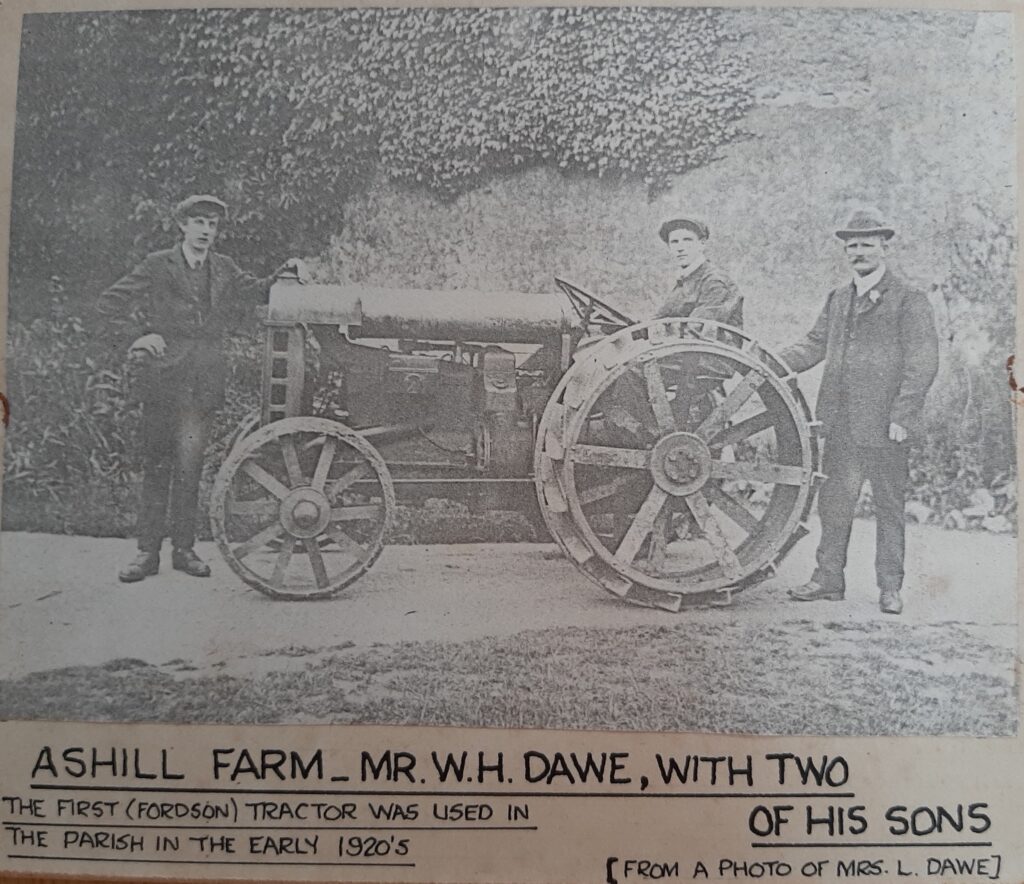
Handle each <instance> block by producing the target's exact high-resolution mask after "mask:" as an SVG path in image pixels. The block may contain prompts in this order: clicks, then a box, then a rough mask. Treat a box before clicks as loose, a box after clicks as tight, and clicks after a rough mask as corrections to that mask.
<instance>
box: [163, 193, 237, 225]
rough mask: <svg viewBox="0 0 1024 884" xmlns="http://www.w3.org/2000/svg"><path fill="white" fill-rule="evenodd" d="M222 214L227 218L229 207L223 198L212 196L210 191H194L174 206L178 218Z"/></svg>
mask: <svg viewBox="0 0 1024 884" xmlns="http://www.w3.org/2000/svg"><path fill="white" fill-rule="evenodd" d="M209 214H216V215H220V216H221V218H226V217H227V215H228V207H227V205H226V204H225V202H224V201H223V200H221V199H217V197H215V196H211V195H210V194H208V193H194V194H192V196H187V197H185V199H183V200H182V201H181V202H180V203H178V205H176V206H175V207H174V217H175V218H177V219H179V220H180V219H182V218H188V217H189V216H191V215H209Z"/></svg>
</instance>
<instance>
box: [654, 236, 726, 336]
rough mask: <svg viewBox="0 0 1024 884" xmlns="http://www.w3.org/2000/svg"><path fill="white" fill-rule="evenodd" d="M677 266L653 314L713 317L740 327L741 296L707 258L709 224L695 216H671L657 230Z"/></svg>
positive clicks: (693, 317) (698, 317)
mask: <svg viewBox="0 0 1024 884" xmlns="http://www.w3.org/2000/svg"><path fill="white" fill-rule="evenodd" d="M658 235H659V236H660V237H661V239H662V242H664V243H665V245H667V246H668V248H669V250H670V251H671V252H672V256H673V258H674V259H675V262H676V263H677V264H678V266H679V278H678V280H677V281H676V284H675V288H673V289H672V293H671V294H670V295H669V297H668V300H667V301H666V302H665V303H664V304H663V305H662V307H661V309H660V310H658V313H657V316H656V317H655V318H658V319H660V318H662V317H665V316H678V317H683V318H691V319H712V320H714V321H715V322H722V323H725V324H726V325H732V326H735V327H736V328H742V327H743V297H742V296H741V295H740V292H739V289H738V288H737V287H736V283H734V282H733V281H732V280H731V279H730V278H729V277H728V276H727V275H726V274H725V273H723V272H722V271H721V270H719V269H718V268H717V267H715V266H714V265H712V264H711V262H710V261H708V258H707V255H706V249H707V242H708V227H707V225H706V224H705V223H704V222H703V221H700V220H699V219H697V218H690V217H677V218H670V219H669V220H667V221H666V222H665V223H664V224H662V225H661V228H660V229H659V231H658Z"/></svg>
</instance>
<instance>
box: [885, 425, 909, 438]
mask: <svg viewBox="0 0 1024 884" xmlns="http://www.w3.org/2000/svg"><path fill="white" fill-rule="evenodd" d="M889 438H890V439H892V441H893V442H904V441H906V438H907V431H906V429H905V428H903V427H901V426H900V425H899V424H889Z"/></svg>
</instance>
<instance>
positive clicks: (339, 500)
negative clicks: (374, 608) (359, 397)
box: [210, 417, 395, 599]
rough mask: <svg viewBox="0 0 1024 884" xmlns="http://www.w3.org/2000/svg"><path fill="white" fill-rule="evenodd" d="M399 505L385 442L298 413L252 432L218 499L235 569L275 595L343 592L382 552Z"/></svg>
mask: <svg viewBox="0 0 1024 884" xmlns="http://www.w3.org/2000/svg"><path fill="white" fill-rule="evenodd" d="M394 509H395V490H394V486H393V485H392V482H391V475H390V473H389V472H388V468H387V466H386V465H385V463H384V460H383V459H382V458H381V456H380V454H378V452H377V450H376V449H375V448H374V447H373V446H372V445H371V444H370V443H369V442H367V441H366V440H365V439H363V438H362V437H361V436H360V435H359V434H358V433H356V432H355V431H353V430H350V429H349V428H348V427H345V426H344V425H342V424H339V423H337V422H335V421H330V420H325V419H323V418H313V417H295V418H288V419H285V420H280V421H276V422H274V423H271V424H268V425H267V426H265V427H262V428H260V429H258V430H256V431H255V432H253V433H251V434H249V435H247V436H245V437H244V438H242V439H241V440H240V441H239V443H238V444H237V446H236V447H235V448H234V449H233V450H232V451H231V453H230V454H229V455H228V457H227V459H226V460H225V461H224V464H223V466H222V467H221V468H220V472H219V473H218V474H217V478H216V481H215V482H214V487H213V495H212V500H211V505H210V518H211V522H212V525H213V534H214V537H215V539H216V541H217V545H218V546H219V547H220V551H221V553H222V555H223V556H224V558H225V559H226V560H227V563H228V564H229V565H230V566H231V569H232V570H233V571H234V572H235V573H236V574H237V575H238V576H239V577H241V578H242V580H244V581H245V582H246V583H248V584H249V585H250V586H252V587H254V588H255V589H258V590H259V591H260V592H263V593H266V594H267V595H269V596H273V597H274V598H281V599H321V598H327V597H329V596H333V595H335V594H337V593H338V592H340V591H341V590H342V589H344V588H345V587H346V586H348V585H349V584H350V583H352V582H353V581H354V580H356V579H358V578H359V577H360V576H361V575H362V574H364V573H365V572H366V571H367V570H368V569H369V568H370V566H371V565H372V564H373V563H374V561H375V560H376V559H377V556H379V555H380V552H381V549H382V548H383V545H384V535H385V533H386V532H387V529H388V527H389V525H390V523H391V520H392V518H393V515H394Z"/></svg>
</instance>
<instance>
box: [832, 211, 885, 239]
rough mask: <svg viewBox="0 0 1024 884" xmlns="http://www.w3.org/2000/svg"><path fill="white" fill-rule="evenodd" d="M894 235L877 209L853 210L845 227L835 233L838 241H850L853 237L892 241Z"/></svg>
mask: <svg viewBox="0 0 1024 884" xmlns="http://www.w3.org/2000/svg"><path fill="white" fill-rule="evenodd" d="M895 235H896V230H895V228H893V227H892V225H890V224H889V223H888V222H887V221H886V220H885V217H884V216H883V215H882V213H881V212H879V211H878V209H855V210H854V211H853V213H851V215H850V217H849V219H848V220H847V222H846V226H844V227H840V228H839V230H837V231H836V236H837V237H839V239H852V238H853V237H855V236H880V237H882V239H892V237H894V236H895Z"/></svg>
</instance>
